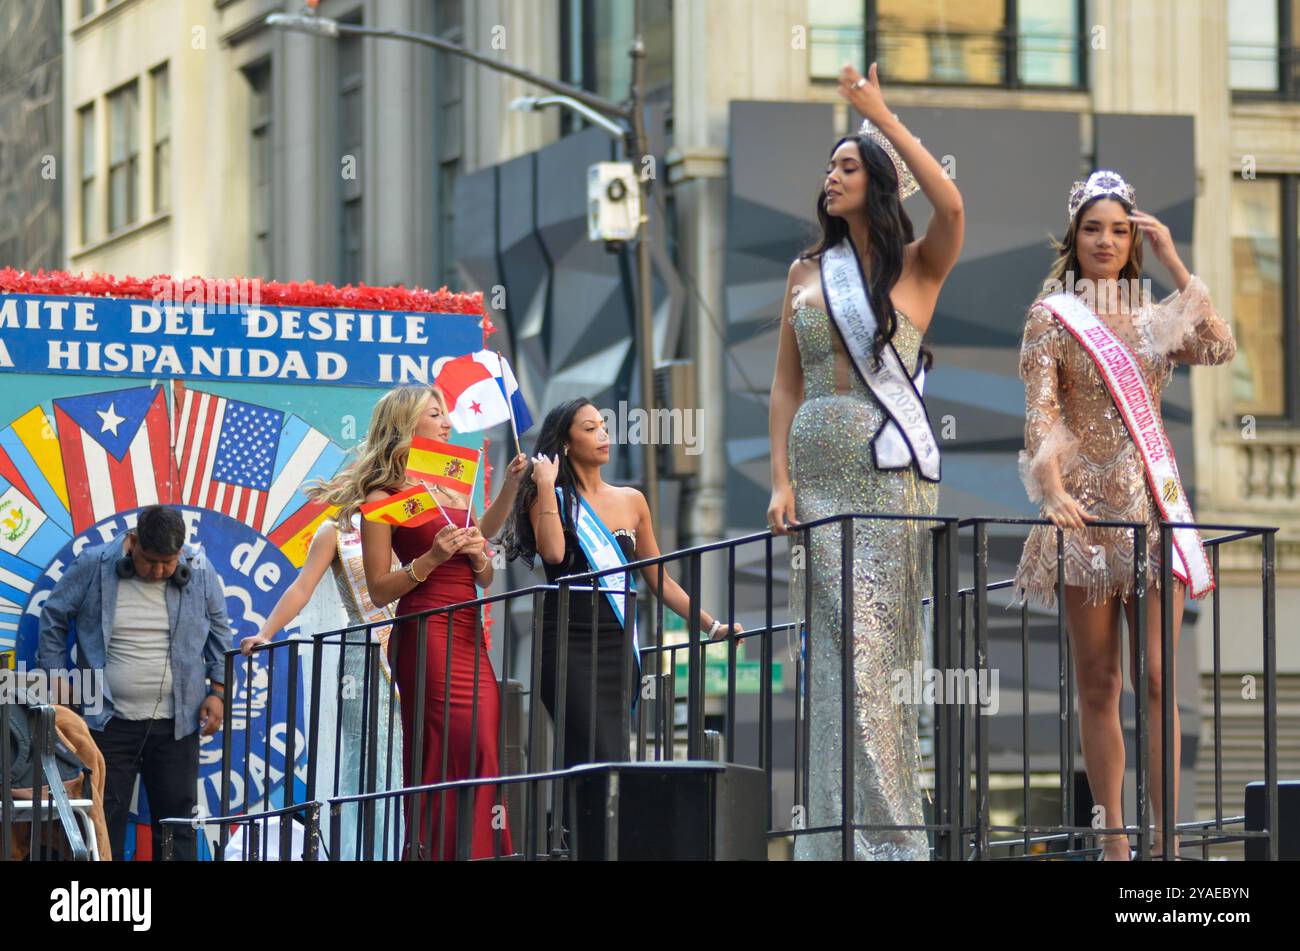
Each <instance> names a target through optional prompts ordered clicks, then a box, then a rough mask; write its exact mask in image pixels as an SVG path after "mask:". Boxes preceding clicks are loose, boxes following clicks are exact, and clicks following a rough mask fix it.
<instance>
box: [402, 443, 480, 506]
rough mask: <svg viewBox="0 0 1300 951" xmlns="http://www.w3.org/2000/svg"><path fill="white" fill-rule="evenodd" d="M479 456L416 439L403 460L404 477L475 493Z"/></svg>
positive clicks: (441, 444) (448, 446) (462, 447)
mask: <svg viewBox="0 0 1300 951" xmlns="http://www.w3.org/2000/svg"><path fill="white" fill-rule="evenodd" d="M481 455H482V453H481V452H480V451H479V450H477V449H467V448H465V447H464V446H453V445H452V444H451V443H445V442H438V441H437V440H436V439H426V438H424V437H423V436H416V437H415V438H414V439H412V440H411V451H410V454H409V455H408V456H407V458H406V477H407V478H408V479H410V480H411V481H412V482H432V483H434V484H435V485H441V486H443V487H445V488H448V489H454V490H455V491H457V492H464V493H466V494H469V493H472V492H473V491H474V485H475V483H476V480H477V478H478V464H479V459H480V457H481Z"/></svg>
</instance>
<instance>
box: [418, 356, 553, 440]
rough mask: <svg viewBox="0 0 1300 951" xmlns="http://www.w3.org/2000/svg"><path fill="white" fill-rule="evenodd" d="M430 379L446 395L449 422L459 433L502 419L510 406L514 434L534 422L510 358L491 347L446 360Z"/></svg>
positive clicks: (471, 430)
mask: <svg viewBox="0 0 1300 951" xmlns="http://www.w3.org/2000/svg"><path fill="white" fill-rule="evenodd" d="M435 366H437V364H435ZM433 382H434V384H435V385H436V386H437V387H438V389H440V390H442V392H443V393H444V394H445V395H446V397H447V406H448V409H449V410H450V416H451V424H452V426H454V427H455V428H456V431H457V432H458V433H474V432H478V431H479V430H481V429H487V428H488V427H489V426H496V425H497V424H498V423H504V422H506V421H507V420H509V419H510V414H511V411H512V410H513V411H514V420H515V433H516V434H518V433H522V432H526V431H527V430H528V428H529V427H530V426H532V425H533V416H532V414H531V413H529V412H528V404H527V403H525V402H524V395H523V393H521V392H519V383H518V382H516V380H515V374H514V371H512V370H511V369H510V364H509V362H507V361H506V360H505V359H503V358H501V357H498V356H497V355H496V354H495V353H493V352H492V351H491V350H479V351H478V352H477V353H467V354H465V356H463V357H455V358H453V359H450V360H447V361H446V362H445V363H443V364H442V366H441V368H440V369H438V370H437V376H436V377H435V379H434V381H433Z"/></svg>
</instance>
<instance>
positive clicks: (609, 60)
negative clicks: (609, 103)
mask: <svg viewBox="0 0 1300 951" xmlns="http://www.w3.org/2000/svg"><path fill="white" fill-rule="evenodd" d="M633 15H634V4H632V3H607V2H598V0H561V2H560V38H561V39H560V70H561V75H562V76H563V77H564V81H565V82H567V83H570V84H572V85H574V86H578V87H580V88H582V89H586V90H589V91H590V92H594V93H596V94H597V95H600V96H604V97H605V98H606V99H610V100H613V101H614V102H622V101H623V100H626V99H628V98H629V97H630V95H631V89H632V58H631V57H630V56H629V55H628V50H629V49H631V47H632V40H633V38H634V37H635V35H636V23H635V21H634V19H633ZM641 39H642V41H643V42H644V43H645V51H646V59H645V85H646V91H647V93H648V94H649V93H654V92H656V91H657V92H659V93H660V94H663V93H664V92H665V91H666V90H667V89H669V88H671V84H672V80H673V9H672V0H642V3H641ZM583 125H585V122H584V121H583V120H581V119H580V118H579V117H577V116H576V115H575V114H573V113H571V112H569V110H567V109H566V110H563V112H562V113H561V119H560V129H561V132H562V133H563V134H566V135H567V134H568V133H569V132H571V131H574V130H576V129H578V128H580V127H582V126H583Z"/></svg>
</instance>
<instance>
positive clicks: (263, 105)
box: [244, 60, 273, 280]
mask: <svg viewBox="0 0 1300 951" xmlns="http://www.w3.org/2000/svg"><path fill="white" fill-rule="evenodd" d="M244 79H245V80H247V82H248V138H249V143H250V145H251V151H250V154H249V163H248V164H249V170H248V177H249V181H250V182H251V183H252V190H251V194H250V196H249V198H250V202H251V205H250V207H249V214H248V220H249V233H250V234H251V236H252V245H251V247H250V249H249V252H250V253H249V257H250V259H251V261H250V263H251V272H252V274H253V275H254V276H256V277H260V278H263V279H264V280H269V279H270V278H271V275H272V257H271V209H272V204H271V201H272V199H271V181H272V175H273V166H272V152H271V63H270V61H269V60H267V61H265V62H262V63H258V64H257V65H256V66H251V67H249V68H248V69H246V70H245V71H244Z"/></svg>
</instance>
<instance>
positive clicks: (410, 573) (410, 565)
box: [402, 558, 429, 584]
mask: <svg viewBox="0 0 1300 951" xmlns="http://www.w3.org/2000/svg"><path fill="white" fill-rule="evenodd" d="M402 570H403V571H405V572H406V577H408V578H410V579H411V580H412V581H413V582H415V583H416V584H424V583H425V582H426V581H428V580H429V576H428V575H425V576H424V577H423V578H421V577H420V576H419V575H417V574H416V573H415V559H414V558H412V559H411V560H410V561H408V562H407V563H406V564H404V565H402Z"/></svg>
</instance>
